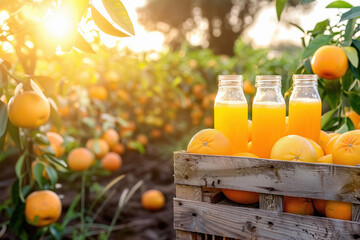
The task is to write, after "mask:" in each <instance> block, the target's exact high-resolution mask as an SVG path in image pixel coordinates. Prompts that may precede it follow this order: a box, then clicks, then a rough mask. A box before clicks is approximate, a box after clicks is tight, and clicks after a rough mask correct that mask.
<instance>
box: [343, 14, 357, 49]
mask: <svg viewBox="0 0 360 240" xmlns="http://www.w3.org/2000/svg"><path fill="white" fill-rule="evenodd" d="M355 22H356V20H355V19H350V20H349V21H348V23H347V24H346V28H345V34H344V43H343V46H350V45H351V40H352V37H353V34H354V27H355Z"/></svg>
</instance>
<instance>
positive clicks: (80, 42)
mask: <svg viewBox="0 0 360 240" xmlns="http://www.w3.org/2000/svg"><path fill="white" fill-rule="evenodd" d="M74 47H75V48H77V49H79V50H81V51H84V52H87V53H95V51H94V50H93V49H92V47H91V46H90V44H89V43H88V42H87V41H86V40H85V39H84V37H83V36H82V35H81V34H80V33H79V32H76V40H75V44H74Z"/></svg>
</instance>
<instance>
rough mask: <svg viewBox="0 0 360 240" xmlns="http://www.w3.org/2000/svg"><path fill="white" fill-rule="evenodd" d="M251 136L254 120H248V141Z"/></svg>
mask: <svg viewBox="0 0 360 240" xmlns="http://www.w3.org/2000/svg"><path fill="white" fill-rule="evenodd" d="M251 137H252V121H251V120H248V128H247V140H248V142H250V141H251Z"/></svg>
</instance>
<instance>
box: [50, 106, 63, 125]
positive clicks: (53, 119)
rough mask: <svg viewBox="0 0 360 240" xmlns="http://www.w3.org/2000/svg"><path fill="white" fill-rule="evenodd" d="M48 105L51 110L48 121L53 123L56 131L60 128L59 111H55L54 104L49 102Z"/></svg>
mask: <svg viewBox="0 0 360 240" xmlns="http://www.w3.org/2000/svg"><path fill="white" fill-rule="evenodd" d="M50 107H51V112H50V121H51V122H52V123H53V124H54V126H55V127H56V129H57V130H58V131H60V130H61V126H62V123H61V118H60V116H59V113H58V111H56V110H55V109H54V106H53V105H52V104H50Z"/></svg>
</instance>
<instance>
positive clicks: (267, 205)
mask: <svg viewBox="0 0 360 240" xmlns="http://www.w3.org/2000/svg"><path fill="white" fill-rule="evenodd" d="M283 199H284V197H283V196H278V195H273V194H260V199H259V200H260V201H259V206H260V209H264V210H269V211H275V212H282V211H283V210H284V201H283Z"/></svg>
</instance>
